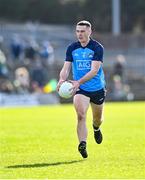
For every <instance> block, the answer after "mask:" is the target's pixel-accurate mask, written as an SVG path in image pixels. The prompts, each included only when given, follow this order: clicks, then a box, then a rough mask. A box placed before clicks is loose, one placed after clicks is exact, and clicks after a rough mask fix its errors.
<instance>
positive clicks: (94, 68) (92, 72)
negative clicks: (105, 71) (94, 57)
mask: <svg viewBox="0 0 145 180" xmlns="http://www.w3.org/2000/svg"><path fill="white" fill-rule="evenodd" d="M101 64H102V62H101V61H92V65H91V70H90V71H89V72H88V73H87V74H86V75H85V76H83V77H82V78H81V79H79V80H78V83H79V85H81V84H83V83H85V82H86V81H88V80H90V79H92V78H93V77H94V76H95V75H96V74H97V72H98V70H99V69H100V66H101Z"/></svg>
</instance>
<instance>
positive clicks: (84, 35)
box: [76, 25, 91, 43]
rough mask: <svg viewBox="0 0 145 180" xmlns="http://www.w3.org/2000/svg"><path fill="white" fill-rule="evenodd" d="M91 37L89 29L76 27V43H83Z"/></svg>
mask: <svg viewBox="0 0 145 180" xmlns="http://www.w3.org/2000/svg"><path fill="white" fill-rule="evenodd" d="M90 35H91V28H90V27H87V26H79V25H77V26H76V36H77V39H78V41H80V42H81V43H85V42H87V41H88V39H89V37H90Z"/></svg>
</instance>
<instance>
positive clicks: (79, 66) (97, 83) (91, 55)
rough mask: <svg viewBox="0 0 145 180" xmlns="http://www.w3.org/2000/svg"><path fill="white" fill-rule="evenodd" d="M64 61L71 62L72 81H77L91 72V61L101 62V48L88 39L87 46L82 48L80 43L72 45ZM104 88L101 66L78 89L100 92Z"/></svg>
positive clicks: (95, 42)
mask: <svg viewBox="0 0 145 180" xmlns="http://www.w3.org/2000/svg"><path fill="white" fill-rule="evenodd" d="M65 60H66V61H70V62H72V71H73V79H74V80H76V81H77V80H79V79H81V78H82V77H83V76H84V75H86V74H87V73H88V72H89V71H90V70H91V63H92V61H101V62H103V46H102V45H101V44H100V43H98V42H97V41H95V40H93V39H90V41H89V43H88V44H87V46H85V47H82V46H81V43H80V42H75V43H72V44H71V45H70V46H69V47H68V48H67V52H66V59H65ZM104 87H105V79H104V72H103V69H102V65H101V66H100V68H99V70H98V72H97V74H96V75H95V76H94V77H93V78H92V79H90V80H88V81H86V82H85V83H83V84H81V85H80V89H83V90H85V91H88V92H93V91H97V90H100V89H102V88H104Z"/></svg>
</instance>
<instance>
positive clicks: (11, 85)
mask: <svg viewBox="0 0 145 180" xmlns="http://www.w3.org/2000/svg"><path fill="white" fill-rule="evenodd" d="M53 63H54V49H53V46H52V45H51V44H50V42H49V41H48V40H45V41H41V42H37V41H36V40H35V39H34V38H32V37H29V36H28V37H27V38H25V39H24V38H22V37H21V36H20V35H18V34H13V36H12V38H11V40H10V41H9V43H8V44H5V40H4V38H3V37H2V36H0V92H5V93H20V94H23V93H30V92H34V93H35V92H43V87H44V86H45V85H46V84H47V83H48V80H49V77H48V70H49V68H50V67H51V65H53Z"/></svg>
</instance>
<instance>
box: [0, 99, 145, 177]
mask: <svg viewBox="0 0 145 180" xmlns="http://www.w3.org/2000/svg"><path fill="white" fill-rule="evenodd" d="M91 119H92V116H91V110H90V109H89V111H88V118H87V125H88V129H89V135H88V154H89V157H88V159H87V160H83V159H82V158H81V156H80V154H79V153H78V151H77V145H78V141H77V135H76V122H77V121H76V116H75V111H74V109H73V106H72V105H61V106H43V107H26V108H1V109H0V167H1V168H0V178H1V179H6V178H7V179H9V178H13V179H16V178H23V179H24V178H42V179H43V178H45V179H46V178H49V179H50V178H51V179H52V178H54V179H57V178H65V179H75V178H76V179H80V178H81V179H87V178H88V179H91V178H96V179H101V178H107V179H111V178H126V179H128V178H130V179H135V178H138V179H139V178H145V102H130V103H106V105H105V121H104V123H103V125H102V131H103V134H104V141H103V143H102V144H101V145H97V144H95V141H94V139H93V132H92V122H91Z"/></svg>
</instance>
